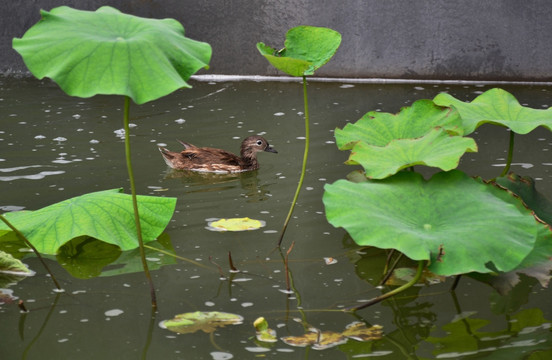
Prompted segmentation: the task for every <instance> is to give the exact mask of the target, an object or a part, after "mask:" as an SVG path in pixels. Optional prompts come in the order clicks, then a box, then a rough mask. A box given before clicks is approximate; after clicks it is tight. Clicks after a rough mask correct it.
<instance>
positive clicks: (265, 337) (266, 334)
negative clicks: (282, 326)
mask: <svg viewBox="0 0 552 360" xmlns="http://www.w3.org/2000/svg"><path fill="white" fill-rule="evenodd" d="M253 326H255V330H256V334H255V336H256V337H257V340H259V341H262V342H276V341H278V338H277V337H276V331H275V330H272V329H271V328H269V327H268V322H267V321H266V319H265V318H264V317H259V318H257V320H255V322H254V323H253Z"/></svg>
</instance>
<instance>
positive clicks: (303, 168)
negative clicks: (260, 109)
mask: <svg viewBox="0 0 552 360" xmlns="http://www.w3.org/2000/svg"><path fill="white" fill-rule="evenodd" d="M303 102H304V106H305V152H304V154H303V166H302V167H301V176H300V177H299V183H298V184H297V190H295V196H293V200H292V202H291V207H290V209H289V213H288V215H287V217H286V221H285V222H284V226H283V228H282V233H281V234H280V239H279V240H278V247H280V246H281V245H282V240H283V239H284V234H285V232H286V229H287V226H288V224H289V221H290V219H291V215H292V214H293V209H294V208H295V204H296V203H297V198H298V197H299V192H300V191H301V187H302V186H303V181H304V180H305V173H306V171H307V158H308V156H309V142H310V131H309V103H308V99H307V77H306V76H305V75H303Z"/></svg>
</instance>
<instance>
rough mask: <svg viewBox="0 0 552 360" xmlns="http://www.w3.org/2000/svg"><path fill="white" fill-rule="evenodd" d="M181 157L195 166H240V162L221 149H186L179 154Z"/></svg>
mask: <svg viewBox="0 0 552 360" xmlns="http://www.w3.org/2000/svg"><path fill="white" fill-rule="evenodd" d="M181 154H182V156H184V157H186V158H188V159H189V160H190V161H191V162H193V163H194V164H197V165H212V164H216V165H228V166H240V165H241V164H242V160H241V159H240V158H239V157H238V156H236V155H234V154H232V153H230V152H228V151H224V150H222V149H215V148H208V147H203V148H197V147H196V148H192V149H186V150H184V151H182V152H181Z"/></svg>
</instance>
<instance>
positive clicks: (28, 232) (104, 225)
mask: <svg viewBox="0 0 552 360" xmlns="http://www.w3.org/2000/svg"><path fill="white" fill-rule="evenodd" d="M175 206H176V198H168V197H157V196H141V195H139V196H138V209H139V213H140V220H141V225H142V235H143V237H144V242H149V241H153V240H155V238H156V237H157V236H159V234H161V233H162V232H163V230H164V229H165V228H166V226H167V224H168V223H169V221H170V219H171V217H172V214H173V212H174V209H175ZM4 216H5V217H6V218H7V219H8V220H9V221H10V222H11V223H12V224H13V225H14V226H15V227H16V228H17V229H18V230H19V231H21V232H22V233H23V235H25V236H26V237H27V239H28V240H29V241H30V242H31V243H32V244H33V245H34V246H35V247H36V249H37V250H38V251H39V252H40V253H43V254H52V255H53V254H56V253H57V251H58V249H59V248H60V247H61V246H62V245H63V244H65V243H67V242H68V241H70V240H71V239H74V238H77V237H80V236H89V237H93V238H96V239H98V240H101V241H104V242H106V243H109V244H114V245H117V246H119V247H120V248H121V249H122V250H123V251H124V250H131V249H135V248H137V247H138V239H137V236H136V225H135V223H134V210H133V205H132V197H131V196H130V195H127V194H124V193H122V189H112V190H104V191H98V192H93V193H89V194H85V195H81V196H77V197H74V198H71V199H68V200H64V201H61V202H59V203H56V204H53V205H50V206H47V207H45V208H42V209H40V210H36V211H21V212H10V213H6V214H5V215H4ZM2 228H4V229H6V228H7V226H6V225H4V223H0V229H2Z"/></svg>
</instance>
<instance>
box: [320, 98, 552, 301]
mask: <svg viewBox="0 0 552 360" xmlns="http://www.w3.org/2000/svg"><path fill="white" fill-rule="evenodd" d="M484 123H491V124H496V125H500V126H507V127H508V128H510V129H511V133H512V134H513V133H514V132H517V133H520V134H526V133H528V132H530V131H531V130H533V129H534V128H536V127H537V126H544V127H546V128H548V129H552V127H551V126H550V125H551V124H552V113H551V112H550V111H548V110H546V111H545V110H536V109H530V108H526V107H522V106H521V105H519V103H518V102H517V100H516V99H515V97H514V96H513V95H511V94H509V93H507V92H505V91H504V90H502V89H491V90H489V91H487V92H485V93H483V94H482V95H480V96H479V97H478V98H477V99H475V100H474V101H473V102H472V103H469V104H467V103H464V102H461V101H458V100H456V99H454V98H452V97H451V96H450V95H448V94H440V95H438V96H437V97H436V98H435V99H434V101H430V100H419V101H416V102H415V103H413V104H412V106H410V107H407V108H403V109H402V110H401V111H400V112H399V113H398V114H396V115H394V114H387V113H378V112H369V113H367V114H366V115H365V116H363V117H362V118H361V119H360V120H358V121H357V122H356V123H355V124H348V125H347V126H345V128H344V129H342V130H341V129H336V131H335V137H336V143H337V145H338V147H339V148H340V149H341V150H350V151H351V155H350V157H349V160H348V161H347V163H348V164H353V165H361V166H362V167H363V171H362V172H359V171H355V172H353V173H351V174H350V175H349V180H338V181H336V182H335V183H333V184H328V185H326V186H325V193H324V197H323V201H324V205H325V208H326V216H327V218H328V221H329V222H330V223H331V224H332V225H334V226H336V227H343V228H344V229H345V230H347V232H348V233H349V235H350V236H351V237H352V239H353V240H354V241H355V242H356V243H357V244H359V245H369V246H375V247H378V248H383V249H393V250H398V251H400V253H402V254H404V255H406V256H407V257H408V258H410V259H412V260H415V261H418V270H417V272H416V276H414V278H413V279H412V281H410V282H408V283H407V284H405V285H403V286H401V287H399V288H397V289H395V290H393V291H390V292H388V293H386V294H384V295H382V296H379V297H377V298H375V299H373V300H372V301H369V302H367V303H366V304H364V305H362V306H358V307H355V308H354V309H358V308H362V307H363V306H366V305H369V304H373V303H375V302H377V301H381V300H383V299H385V298H387V297H389V296H391V295H394V294H396V293H398V292H400V291H402V290H404V289H406V288H408V287H410V286H412V285H413V284H415V283H416V282H417V281H418V280H419V279H420V277H421V276H422V270H423V269H424V268H425V267H427V269H428V270H430V271H431V272H433V273H435V274H438V275H445V276H450V275H461V274H468V273H479V274H503V273H507V272H512V271H519V270H520V269H527V268H531V267H532V266H535V265H542V264H548V266H547V267H546V268H548V269H549V268H550V266H549V265H550V259H549V257H550V255H552V249H550V248H549V246H548V247H547V245H545V244H550V242H551V241H552V232H551V231H550V225H549V224H550V223H551V222H550V220H552V218H550V217H549V209H550V208H552V204H550V203H549V202H548V201H547V200H545V199H544V198H543V197H541V196H539V194H538V193H537V192H536V191H535V189H534V187H531V186H527V185H524V183H528V180H527V179H521V178H519V177H516V176H515V175H513V174H511V175H510V176H508V177H499V178H497V179H493V180H490V181H485V180H483V179H480V178H477V177H476V178H472V177H470V176H468V175H467V174H465V173H464V172H462V171H460V170H456V168H457V167H458V165H459V161H460V157H461V156H462V155H463V154H464V153H465V152H469V151H477V147H476V144H475V141H474V140H473V139H472V138H469V137H466V136H465V135H468V134H470V133H472V132H473V131H474V130H475V129H476V128H477V127H478V126H480V125H481V124H484ZM512 146H513V143H511V144H510V154H511V151H512V150H511V148H512ZM510 162H511V155H510V156H509V163H510ZM419 165H423V166H431V167H436V168H439V169H441V171H440V172H437V173H435V174H434V175H433V176H432V177H431V179H429V180H426V179H424V178H423V177H422V175H420V174H418V173H416V172H413V171H405V169H407V168H408V169H410V170H412V169H413V167H414V166H419ZM507 168H508V166H507ZM533 275H534V273H533ZM548 277H549V276H548Z"/></svg>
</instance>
